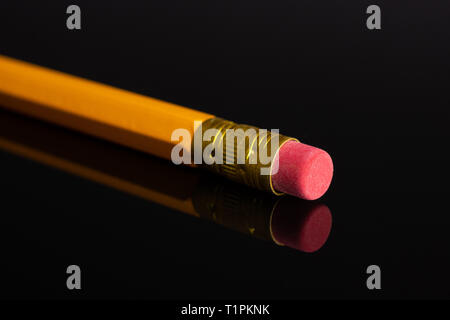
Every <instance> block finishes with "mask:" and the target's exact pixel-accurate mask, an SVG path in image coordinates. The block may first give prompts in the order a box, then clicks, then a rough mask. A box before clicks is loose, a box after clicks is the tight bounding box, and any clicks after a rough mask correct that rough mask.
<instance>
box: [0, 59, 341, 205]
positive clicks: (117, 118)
mask: <svg viewBox="0 0 450 320" xmlns="http://www.w3.org/2000/svg"><path fill="white" fill-rule="evenodd" d="M0 105H1V106H3V107H6V108H9V109H11V110H13V111H16V112H20V113H23V114H26V115H28V116H32V117H35V118H39V119H41V120H45V121H49V122H52V123H55V124H58V125H61V126H65V127H68V128H70V129H74V130H77V131H80V132H83V133H87V134H90V135H93V136H96V137H99V138H102V139H106V140H109V141H112V142H115V143H118V144H121V145H124V146H127V147H130V148H133V149H136V150H139V151H143V152H146V153H150V154H153V155H156V156H158V157H161V158H165V159H170V160H172V161H173V162H174V163H176V164H179V163H185V164H192V162H190V160H191V159H193V160H192V161H193V162H194V165H197V166H202V167H205V168H207V169H209V170H210V171H213V172H216V173H218V174H221V175H223V176H225V177H227V178H228V179H231V180H234V181H236V182H239V183H243V184H246V185H248V186H251V187H254V188H257V189H261V190H266V191H270V192H272V193H274V194H277V195H279V194H283V193H288V194H291V195H294V196H297V197H300V198H303V199H307V200H314V199H317V198H319V197H321V196H322V195H323V194H324V193H325V192H326V191H327V189H328V187H329V185H330V183H331V180H332V176H333V162H332V160H331V157H330V156H329V154H328V153H327V152H325V151H324V150H322V149H319V148H316V147H313V146H309V145H307V144H304V143H300V142H299V141H298V140H297V139H295V138H292V137H287V136H284V135H281V134H278V133H277V132H273V131H267V130H260V129H258V128H256V127H253V126H248V125H242V124H236V123H234V122H232V121H228V120H225V119H221V118H218V117H216V116H214V115H212V114H209V113H205V112H200V111H197V110H193V109H190V108H186V107H182V106H178V105H175V104H172V103H168V102H164V101H161V100H158V99H154V98H150V97H146V96H143V95H139V94H136V93H132V92H129V91H126V90H122V89H118V88H114V87H111V86H108V85H104V84H100V83H97V82H94V81H91V80H87V79H82V78H79V77H75V76H72V75H69V74H65V73H62V72H58V71H55V70H51V69H48V68H44V67H41V66H37V65H33V64H30V63H27V62H22V61H19V60H16V59H13V58H9V57H5V56H1V55H0ZM180 130H181V132H182V133H183V132H184V135H183V134H177V133H180ZM211 130H214V131H212V132H213V134H212V135H211V136H210V137H209V139H205V138H204V133H207V132H211ZM250 131H251V132H254V133H255V134H253V135H248V136H247V135H246V134H247V133H248V132H250ZM241 136H243V137H244V139H243V140H241V142H239V139H240V137H241ZM197 137H199V138H197ZM229 138H231V139H229ZM198 139H200V140H198ZM236 140H238V142H237V143H235V141H236ZM230 141H231V142H232V143H231V142H230ZM242 141H243V142H242ZM211 144H213V146H212V147H210V146H211ZM208 147H209V149H208ZM207 150H208V151H209V153H207V152H206V151H207ZM255 150H257V151H258V152H255ZM219 151H220V152H219ZM255 154H256V158H255V157H254V155H255ZM198 155H199V157H197V156H198ZM205 155H206V156H205ZM262 155H265V157H264V158H267V159H263V157H262ZM176 156H178V158H177V157H176ZM175 158H176V159H178V160H174V159H175ZM197 158H200V159H197ZM241 158H242V159H243V161H239V160H240V159H241ZM180 159H181V160H182V161H181V162H180V161H179V160H180ZM211 159H212V161H211ZM195 160H200V161H197V162H196V161H195ZM202 160H204V161H203V162H202ZM177 161H178V162H177ZM208 161H209V162H208ZM264 170H265V171H264Z"/></svg>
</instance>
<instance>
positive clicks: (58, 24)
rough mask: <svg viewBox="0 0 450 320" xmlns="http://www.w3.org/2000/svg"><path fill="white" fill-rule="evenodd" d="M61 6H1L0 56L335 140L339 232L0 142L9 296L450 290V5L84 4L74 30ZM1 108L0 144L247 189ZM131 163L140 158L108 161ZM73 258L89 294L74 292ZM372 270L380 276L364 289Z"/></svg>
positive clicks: (1, 291)
mask: <svg viewBox="0 0 450 320" xmlns="http://www.w3.org/2000/svg"><path fill="white" fill-rule="evenodd" d="M69 4H71V3H69V2H65V1H39V2H38V1H35V2H28V1H2V2H1V4H0V54H4V55H7V56H12V57H15V58H18V59H22V60H26V61H29V62H33V63H36V64H39V65H43V66H47V67H51V68H53V69H57V70H61V71H64V72H68V73H71V74H75V75H78V76H82V77H85V78H89V79H92V80H96V81H99V82H103V83H107V84H110V85H114V86H117V87H120V88H123V89H127V90H131V91H134V92H138V93H141V94H145V95H148V96H152V97H156V98H160V99H163V100H166V101H170V102H174V103H177V104H180V105H184V106H188V107H192V108H195V109H198V110H202V111H205V112H209V113H213V114H215V115H217V116H220V117H223V118H226V119H231V120H233V121H236V122H241V123H249V124H253V125H257V126H259V127H262V128H269V129H270V128H279V129H280V132H281V133H283V134H286V135H289V136H293V137H297V138H299V139H300V140H301V141H302V142H305V143H307V144H311V145H315V146H319V147H321V148H323V149H325V150H327V151H328V152H329V153H330V154H331V156H332V158H333V161H334V165H335V175H334V179H333V182H332V185H331V187H330V189H329V191H328V192H327V194H326V195H325V196H324V197H323V198H321V199H320V200H319V201H316V202H314V203H315V204H316V205H325V206H326V207H327V208H329V210H330V213H331V216H332V227H331V231H330V234H329V236H328V237H327V239H326V241H325V242H324V244H323V246H321V247H320V248H319V249H318V250H317V251H315V252H312V253H308V252H302V251H299V250H295V249H293V248H290V247H288V246H279V245H277V244H276V243H274V242H273V241H267V239H265V240H264V239H259V238H258V237H255V236H252V235H251V234H249V233H248V232H247V233H246V232H242V230H236V228H234V229H233V228H230V225H224V224H220V223H217V221H216V222H215V221H214V219H212V218H211V217H203V218H205V219H202V218H200V219H199V218H197V217H192V216H190V215H186V214H183V213H181V212H179V211H177V210H175V209H170V208H168V207H166V206H163V205H160V204H157V203H154V202H151V201H148V200H146V199H145V198H142V197H138V196H134V195H131V194H129V193H127V192H123V191H120V190H117V189H115V188H113V187H110V186H106V185H104V184H102V183H99V182H95V181H92V180H91V179H88V178H86V177H84V178H83V177H80V176H78V175H76V174H71V173H68V172H67V171H64V170H61V169H58V168H56V167H55V166H49V165H46V164H42V163H40V162H39V161H35V160H32V159H30V158H28V157H26V156H20V155H17V154H15V153H14V152H10V151H8V150H6V149H2V150H1V151H0V164H1V166H0V195H1V196H0V199H1V207H0V208H1V220H0V243H1V252H2V256H1V261H0V273H1V274H2V275H3V280H2V283H1V286H0V296H1V297H2V298H74V297H75V298H77V297H80V298H148V299H166V298H167V299H214V298H224V299H239V298H248V299H260V298H273V299H299V298H307V299H309V298H339V299H341V298H449V297H450V291H449V285H450V276H449V273H448V270H449V268H450V251H449V243H450V241H449V240H450V236H449V231H448V230H449V229H450V217H449V210H448V207H447V202H448V196H449V185H448V181H449V180H448V178H449V170H448V165H449V163H450V161H449V157H448V148H449V136H450V135H449V132H450V131H449V126H448V123H449V119H450V117H449V107H450V95H449V92H450V63H449V56H450V41H449V32H450V20H449V19H448V12H449V10H450V7H449V6H450V5H449V3H448V1H437V0H435V1H427V2H424V1H418V0H414V1H408V2H394V1H378V3H377V4H378V5H380V7H381V8H382V15H383V16H382V17H383V18H382V19H383V20H382V30H379V31H374V32H372V31H369V30H367V28H366V27H365V19H366V14H365V9H366V8H367V6H368V5H370V4H372V3H370V2H369V1H359V2H358V3H356V2H354V3H348V2H335V1H314V2H311V1H290V0H288V1H278V2H270V1H253V0H252V1H211V0H209V1H193V2H192V1H190V2H187V1H173V0H169V1H167V0H166V1H153V0H152V1H135V0H133V1H126V2H124V1H103V0H102V1H95V3H94V1H78V2H77V4H78V5H79V6H80V7H81V9H82V19H83V20H82V29H81V30H80V31H69V30H67V28H66V26H65V20H66V17H67V15H66V14H65V9H66V8H67V6H68V5H69ZM0 108H1V107H0ZM0 111H1V112H0V117H1V120H2V121H1V122H0V123H3V125H2V128H0V132H1V136H0V138H1V139H3V140H2V141H15V142H17V143H18V142H20V143H28V144H27V145H31V146H33V147H34V148H36V150H41V151H43V152H46V153H52V154H58V155H59V156H60V157H63V158H70V159H71V161H73V162H74V163H78V164H80V163H82V164H83V165H86V166H91V167H95V168H97V169H98V170H105V172H106V171H107V172H114V174H115V176H116V177H117V176H119V177H121V179H124V180H126V181H134V182H135V183H138V184H140V185H144V186H146V187H148V188H152V187H155V186H154V185H152V183H153V184H154V183H155V181H158V183H157V186H158V187H159V188H166V189H165V192H168V193H170V192H172V193H173V192H175V191H176V190H179V189H180V187H179V185H180V184H182V183H183V182H185V180H184V179H183V177H185V174H187V175H189V176H191V175H192V176H196V177H197V176H198V179H199V181H200V180H201V181H206V182H204V183H205V185H206V186H210V189H209V190H215V189H214V188H219V189H220V190H222V191H223V192H229V193H233V192H235V190H240V189H239V188H241V187H240V186H234V185H231V186H230V185H229V184H227V182H224V181H223V180H220V179H219V178H216V177H212V176H211V175H209V174H206V173H203V172H192V170H190V169H187V168H178V167H177V168H176V171H177V172H176V173H173V174H167V179H164V178H165V176H164V174H165V173H164V172H165V171H163V170H162V169H161V170H154V169H153V170H148V171H146V170H145V169H143V170H142V171H138V170H136V168H145V162H147V161H148V162H149V163H151V164H152V165H153V166H154V165H156V166H161V167H165V168H167V166H169V168H170V163H166V162H164V161H162V160H159V159H155V158H153V157H150V156H146V155H143V154H141V153H138V152H135V151H132V150H127V149H126V148H122V147H118V146H115V145H112V144H109V143H107V142H103V141H97V140H95V139H93V138H90V137H87V136H83V135H81V134H78V133H74V132H71V131H69V130H65V129H61V128H56V127H53V126H49V125H47V124H44V123H41V122H39V121H36V120H32V119H28V118H26V117H21V116H18V115H15V114H13V113H10V112H8V111H5V110H4V109H3V108H1V109H0ZM13 119H15V120H13ZM7 124H10V125H9V126H8V125H7ZM37 127H39V128H41V130H37V129H36V131H33V130H34V129H32V128H37ZM38 131H39V132H41V133H42V132H44V136H45V135H47V136H46V137H44V136H41V135H38V133H37V132H38ZM30 132H31V133H30ZM33 132H36V134H35V141H34V142H33V139H30V138H32V137H33V136H34V135H33ZM68 136H70V137H71V138H70V139H69V140H70V141H71V142H70V143H69V142H67V139H63V137H66V138H67V137H68ZM38 137H42V138H38ZM33 143H34V144H33ZM75 145H77V146H78V147H77V148H75V147H74V146H75ZM94 145H95V146H96V147H93V146H94ZM88 146H92V148H93V149H89V148H90V147H88ZM98 146H101V147H98ZM46 148H47V149H46ZM98 148H104V150H105V152H104V154H107V151H106V150H110V151H111V154H116V155H117V157H118V158H119V159H117V158H114V159H112V158H108V157H106V158H105V157H104V156H103V157H101V156H100V155H98V152H97V153H96V152H94V151H93V150H96V151H98ZM74 150H77V152H74ZM101 150H103V149H101ZM108 152H109V151H108ZM69 153H70V155H69ZM108 154H109V153H108ZM122 157H123V158H127V159H132V160H130V161H132V162H131V163H139V164H140V165H139V166H137V165H136V166H133V165H129V166H128V165H127V166H126V165H124V166H115V164H117V163H120V162H121V160H122ZM133 161H134V162H133ZM124 163H125V162H124ZM155 163H156V164H155ZM149 168H154V167H152V166H151V165H149ZM108 170H111V171H108ZM114 170H115V171H114ZM168 170H169V171H171V169H168ZM174 170H175V169H174ZM140 172H141V173H140ZM161 172H163V173H164V174H161ZM171 172H172V171H171ZM156 178H158V179H159V180H155V179H156ZM217 179H219V180H217ZM162 181H165V184H163V183H162ZM159 182H161V183H159ZM172 186H173V187H172ZM175 186H178V187H175ZM180 190H183V192H189V190H191V189H189V188H186V189H183V188H181V189H180ZM201 190H208V188H206V189H201ZM224 190H225V191H224ZM230 190H231V191H230ZM246 192H247V191H242V192H239V194H240V195H243V194H244V195H245V194H247V193H246ZM250 192H251V191H250ZM251 197H254V198H257V199H264V200H261V201H263V202H264V201H270V199H269V197H270V195H269V194H263V195H261V194H260V193H257V194H253V195H251ZM300 206H303V204H301V205H300ZM238 220H239V219H238ZM227 221H228V220H227ZM233 221H235V220H233ZM239 221H240V220H239ZM243 221H244V222H245V221H247V220H245V219H244V220H243ZM237 225H239V226H242V224H239V222H237ZM245 230H247V229H245ZM245 230H244V231H245ZM250 233H251V232H250ZM269 240H270V239H269ZM71 264H76V265H79V266H80V267H81V269H82V274H83V288H82V290H81V291H79V292H73V291H68V290H67V288H66V283H65V281H66V277H67V274H66V268H67V266H68V265H71ZM373 264H375V265H379V266H380V268H381V271H382V280H381V281H382V289H381V290H368V289H367V287H366V279H367V277H368V275H367V274H366V268H367V267H368V266H369V265H373Z"/></svg>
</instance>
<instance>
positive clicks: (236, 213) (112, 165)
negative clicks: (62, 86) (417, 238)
mask: <svg viewBox="0 0 450 320" xmlns="http://www.w3.org/2000/svg"><path fill="white" fill-rule="evenodd" d="M0 148H1V149H4V150H6V151H8V152H11V153H14V154H17V155H20V156H23V157H26V158H29V159H32V160H35V161H37V162H40V163H44V164H46V165H50V166H52V167H56V168H58V169H61V170H64V171H67V172H70V173H72V174H75V175H78V176H81V177H84V178H86V179H89V180H92V181H95V182H98V183H101V184H104V185H107V186H110V187H113V188H115V189H119V190H121V191H123V192H127V193H130V194H133V195H136V196H139V197H142V198H145V199H147V200H149V201H152V202H156V203H159V204H161V205H163V206H166V207H170V208H172V209H175V210H178V211H181V212H184V213H187V214H190V215H193V216H197V217H201V218H205V219H209V220H212V221H214V222H215V223H217V224H220V225H223V226H225V227H228V228H230V229H233V230H236V231H239V232H242V233H245V234H248V235H251V236H254V237H257V238H260V239H264V240H269V241H272V242H275V243H277V244H279V245H286V246H289V247H291V248H294V249H296V250H300V251H304V252H314V251H317V250H318V249H320V248H321V247H322V246H323V245H324V243H325V242H326V240H327V238H328V235H329V233H330V230H331V222H332V217H331V212H330V210H329V209H328V207H327V206H326V205H324V204H319V203H315V202H308V201H304V200H300V199H297V198H293V197H275V196H273V195H271V194H268V193H264V192H260V191H257V190H254V189H250V188H247V187H246V186H243V185H238V184H236V183H233V182H230V181H226V180H223V179H222V178H220V177H216V176H211V175H209V173H207V172H202V171H201V170H196V169H191V168H187V167H178V166H175V165H172V164H171V163H169V162H167V161H164V160H162V159H159V158H155V157H152V156H149V155H147V154H143V153H140V152H137V151H134V150H130V149H127V148H125V147H121V146H118V145H115V144H111V143H109V142H106V141H102V140H97V139H95V138H91V137H88V136H85V135H83V134H78V133H76V132H73V131H70V130H67V129H64V128H60V127H56V126H53V125H49V124H46V123H42V122H40V121H37V120H33V119H30V118H27V117H24V116H21V115H17V114H14V113H11V112H9V111H5V110H3V109H0Z"/></svg>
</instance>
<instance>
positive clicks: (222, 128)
mask: <svg viewBox="0 0 450 320" xmlns="http://www.w3.org/2000/svg"><path fill="white" fill-rule="evenodd" d="M290 140H293V141H298V140H297V139H295V138H291V137H287V136H284V135H281V134H279V133H278V132H277V131H274V130H265V129H259V128H257V127H254V126H250V125H245V124H237V123H234V122H232V121H228V120H225V119H221V118H212V119H209V120H206V121H204V122H203V123H202V125H201V126H200V127H199V128H198V129H197V130H196V131H195V134H194V139H193V142H192V143H193V146H192V150H194V152H196V150H195V146H196V145H201V156H202V159H204V160H209V161H203V162H202V163H203V164H202V166H203V167H205V168H207V169H208V170H210V171H213V172H215V173H217V174H220V175H222V176H225V177H227V178H228V179H230V180H233V181H236V182H239V183H242V184H245V185H247V186H250V187H253V188H257V189H259V190H264V191H270V192H272V193H274V194H276V195H281V194H282V193H280V192H278V191H276V190H275V188H274V187H273V184H272V173H273V170H274V168H275V166H274V161H273V160H274V159H275V157H276V155H277V153H278V151H279V149H280V148H281V146H282V145H283V144H284V143H286V142H287V141H290ZM200 141H201V142H200ZM197 152H198V150H197ZM276 165H278V164H276Z"/></svg>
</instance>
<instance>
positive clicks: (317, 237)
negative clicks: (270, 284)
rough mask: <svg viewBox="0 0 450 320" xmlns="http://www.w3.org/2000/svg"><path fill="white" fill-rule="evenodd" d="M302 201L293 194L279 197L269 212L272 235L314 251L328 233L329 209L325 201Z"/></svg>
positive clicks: (325, 238) (280, 240) (322, 243)
mask: <svg viewBox="0 0 450 320" xmlns="http://www.w3.org/2000/svg"><path fill="white" fill-rule="evenodd" d="M283 200H285V201H283ZM295 200H296V201H295ZM301 201H302V200H299V199H296V198H292V197H289V198H283V199H281V201H280V202H279V203H278V205H277V206H276V207H275V210H274V212H273V215H272V220H271V221H272V223H271V230H272V235H273V238H274V240H275V241H276V242H278V243H279V244H282V245H285V246H288V247H290V248H293V249H296V250H300V251H303V252H314V251H317V250H319V249H320V248H321V247H322V246H323V245H324V244H325V242H326V241H327V239H328V236H329V235H330V231H331V225H332V216H331V211H330V209H329V208H328V207H327V206H326V205H324V204H318V203H315V202H306V201H303V203H302V202H301Z"/></svg>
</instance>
